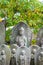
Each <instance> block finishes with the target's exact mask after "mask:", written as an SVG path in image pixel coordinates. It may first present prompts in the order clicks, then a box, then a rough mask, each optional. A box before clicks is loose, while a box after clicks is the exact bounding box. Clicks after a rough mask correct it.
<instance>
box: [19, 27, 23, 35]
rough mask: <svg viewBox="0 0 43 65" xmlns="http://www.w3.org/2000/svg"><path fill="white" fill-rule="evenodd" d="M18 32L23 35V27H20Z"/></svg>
mask: <svg viewBox="0 0 43 65" xmlns="http://www.w3.org/2000/svg"><path fill="white" fill-rule="evenodd" d="M19 34H20V35H23V34H24V28H23V27H21V28H20V29H19Z"/></svg>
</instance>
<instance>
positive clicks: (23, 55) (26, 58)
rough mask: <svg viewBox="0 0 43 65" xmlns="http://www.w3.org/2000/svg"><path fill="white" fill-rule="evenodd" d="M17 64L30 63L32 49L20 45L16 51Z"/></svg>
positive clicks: (24, 64) (28, 64)
mask: <svg viewBox="0 0 43 65" xmlns="http://www.w3.org/2000/svg"><path fill="white" fill-rule="evenodd" d="M16 64H17V65H30V50H29V49H28V48H27V47H25V46H24V47H19V48H18V49H17V51H16Z"/></svg>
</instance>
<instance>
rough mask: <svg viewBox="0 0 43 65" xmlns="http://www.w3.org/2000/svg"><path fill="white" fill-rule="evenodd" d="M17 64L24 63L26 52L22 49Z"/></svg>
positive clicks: (23, 64) (21, 64)
mask: <svg viewBox="0 0 43 65" xmlns="http://www.w3.org/2000/svg"><path fill="white" fill-rule="evenodd" d="M19 65H26V54H25V51H24V50H23V51H22V52H21V54H20V57H19Z"/></svg>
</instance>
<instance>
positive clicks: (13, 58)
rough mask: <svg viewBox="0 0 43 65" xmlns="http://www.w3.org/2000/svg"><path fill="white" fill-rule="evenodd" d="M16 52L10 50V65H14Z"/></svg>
mask: <svg viewBox="0 0 43 65" xmlns="http://www.w3.org/2000/svg"><path fill="white" fill-rule="evenodd" d="M15 53H16V50H15V49H12V56H11V60H10V65H16V55H15Z"/></svg>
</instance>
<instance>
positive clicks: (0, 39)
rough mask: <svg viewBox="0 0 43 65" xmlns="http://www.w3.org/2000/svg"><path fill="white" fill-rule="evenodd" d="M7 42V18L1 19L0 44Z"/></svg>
mask: <svg viewBox="0 0 43 65" xmlns="http://www.w3.org/2000/svg"><path fill="white" fill-rule="evenodd" d="M3 43H5V19H4V18H2V20H1V21H0V45H1V44H3Z"/></svg>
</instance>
